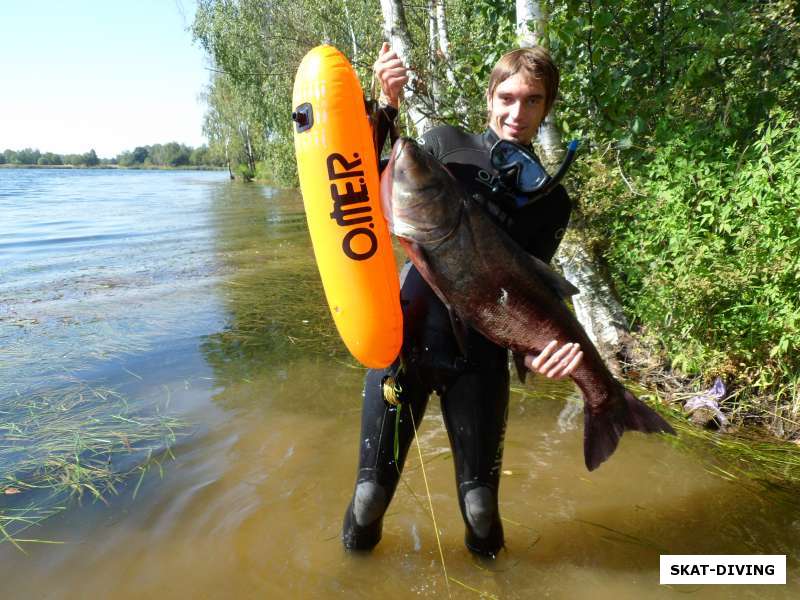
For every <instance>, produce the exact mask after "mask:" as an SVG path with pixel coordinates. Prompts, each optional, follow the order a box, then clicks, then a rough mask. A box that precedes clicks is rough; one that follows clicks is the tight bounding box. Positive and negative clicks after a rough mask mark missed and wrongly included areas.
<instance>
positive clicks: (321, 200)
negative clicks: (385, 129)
mask: <svg viewBox="0 0 800 600" xmlns="http://www.w3.org/2000/svg"><path fill="white" fill-rule="evenodd" d="M292 106H293V107H294V112H293V113H292V119H293V120H294V122H295V131H294V146H295V152H296V154H297V169H298V174H299V177H300V189H301V191H302V194H303V204H304V206H305V211H306V218H307V220H308V230H309V232H310V234H311V242H312V245H313V247H314V256H315V258H316V261H317V267H318V268H319V273H320V276H321V278H322V285H323V287H324V289H325V296H326V298H327V300H328V305H329V307H330V309H331V314H332V315H333V320H334V322H335V323H336V328H337V329H338V330H339V335H340V336H341V337H342V340H343V341H344V343H345V345H346V346H347V349H348V350H349V351H350V353H351V354H352V355H353V356H354V357H355V358H356V359H357V360H358V361H359V362H361V363H362V364H363V365H365V366H367V367H370V368H383V367H386V366H388V365H389V364H391V363H392V362H393V361H394V359H395V358H396V357H397V355H398V353H399V352H400V345H401V344H402V341H403V314H402V312H401V310H400V284H399V281H398V276H397V269H396V267H395V261H394V254H393V251H392V245H391V238H390V236H389V231H388V229H387V226H386V221H385V220H384V218H383V211H382V209H381V202H380V196H379V190H380V182H379V177H378V163H377V159H376V156H375V145H374V141H373V136H372V129H371V127H370V124H369V119H368V117H367V112H366V108H365V106H364V95H363V92H362V90H361V85H360V84H359V82H358V77H357V76H356V73H355V71H354V70H353V67H352V66H351V65H350V63H349V62H348V61H347V59H346V58H345V57H344V55H343V54H342V53H341V52H339V51H338V50H337V49H336V48H334V47H332V46H317V47H316V48H314V49H313V50H311V51H310V52H309V53H308V54H306V56H305V57H304V58H303V61H302V62H301V63H300V67H299V69H298V70H297V77H296V78H295V81H294V93H293V95H292Z"/></svg>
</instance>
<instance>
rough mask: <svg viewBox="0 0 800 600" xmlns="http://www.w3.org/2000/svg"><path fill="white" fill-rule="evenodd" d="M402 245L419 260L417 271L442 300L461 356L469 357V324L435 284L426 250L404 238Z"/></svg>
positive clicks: (417, 261) (401, 239)
mask: <svg viewBox="0 0 800 600" xmlns="http://www.w3.org/2000/svg"><path fill="white" fill-rule="evenodd" d="M400 244H401V245H403V246H406V245H407V246H408V247H409V251H410V254H409V255H410V256H414V257H415V258H416V259H417V260H414V261H413V262H414V266H415V267H417V271H419V274H420V275H422V278H423V279H424V280H425V281H426V282H427V283H428V285H429V286H430V287H431V289H432V290H433V293H434V294H436V296H437V297H438V298H439V300H441V302H442V304H444V307H445V308H446V309H447V315H448V316H449V317H450V327H451V329H452V330H453V336H454V337H455V338H456V343H457V344H458V349H459V351H460V352H461V356H464V357H466V356H467V324H466V323H465V322H464V320H463V319H462V318H461V317H459V315H458V313H457V312H456V311H455V309H454V308H453V307H452V306H450V304H449V303H448V302H447V298H445V296H444V294H443V293H442V292H441V290H439V288H438V287H437V285H436V284H435V283H434V282H435V281H436V278H435V277H434V275H433V271H431V268H430V266H429V264H428V257H427V254H426V252H425V248H423V247H422V246H421V245H420V244H418V243H417V242H414V241H412V240H407V239H404V238H400Z"/></svg>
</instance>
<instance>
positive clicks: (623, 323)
mask: <svg viewBox="0 0 800 600" xmlns="http://www.w3.org/2000/svg"><path fill="white" fill-rule="evenodd" d="M543 8H544V6H543V4H542V3H540V2H538V1H533V0H517V36H518V39H519V43H520V46H523V47H530V46H533V45H536V44H537V43H539V44H541V45H544V46H545V47H546V46H547V45H548V44H547V36H546V35H545V33H546V31H547V29H546V27H547V13H546V12H545V11H544V10H543ZM539 143H540V146H541V149H542V155H543V156H542V158H543V159H544V161H545V163H547V164H548V165H550V168H551V170H552V168H554V167H556V166H557V165H559V164H560V163H561V161H562V160H563V158H564V142H563V140H562V138H561V131H560V130H559V129H558V125H557V124H556V119H555V111H554V110H552V109H551V111H550V114H548V115H547V118H546V119H545V120H544V122H543V123H542V126H541V128H540V130H539ZM576 213H577V214H576ZM583 231H584V228H583V223H582V222H581V219H580V215H579V210H577V209H576V210H575V211H573V217H572V220H571V222H570V227H569V231H568V232H567V234H566V235H565V236H564V239H563V240H562V241H561V245H560V246H559V247H558V252H557V253H556V256H555V260H556V263H558V265H559V266H560V267H561V269H562V270H563V272H564V276H565V277H566V278H567V279H568V280H569V281H571V282H572V283H573V284H575V286H576V287H577V288H578V289H579V290H580V294H578V295H576V296H573V297H572V305H573V307H574V308H575V315H576V317H577V318H578V321H580V323H581V325H583V328H584V329H585V330H586V333H587V335H588V336H589V339H591V340H592V343H594V345H595V346H596V347H597V349H598V350H599V351H600V354H601V355H602V356H603V358H604V359H605V361H606V362H607V363H608V366H609V368H611V370H612V371H614V372H616V373H619V372H620V365H619V360H618V358H617V355H618V353H619V352H620V350H621V349H622V347H623V345H624V340H627V339H628V336H627V333H628V322H627V320H626V319H625V314H624V312H623V310H622V306H621V304H620V303H619V301H618V300H617V298H616V296H615V295H614V293H613V290H612V288H611V286H610V284H609V283H608V280H607V278H606V277H605V276H604V275H603V271H602V269H601V268H600V264H599V261H598V260H597V258H596V257H595V256H593V255H592V254H591V253H590V252H589V250H588V248H589V245H588V244H587V242H586V239H585V235H584V233H583Z"/></svg>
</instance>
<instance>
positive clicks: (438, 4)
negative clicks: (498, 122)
mask: <svg viewBox="0 0 800 600" xmlns="http://www.w3.org/2000/svg"><path fill="white" fill-rule="evenodd" d="M433 2H434V4H435V11H436V31H437V33H438V38H439V53H440V54H441V56H442V60H443V61H444V68H445V77H447V83H448V84H449V85H450V88H451V89H453V90H456V101H455V104H456V112H458V113H460V114H465V113H466V112H467V102H466V100H465V99H464V95H463V94H462V93H461V91H460V90H461V86H460V85H459V84H458V82H457V81H456V74H455V73H454V72H453V64H452V63H451V62H450V38H449V36H448V35H447V17H446V14H445V5H444V3H445V0H433Z"/></svg>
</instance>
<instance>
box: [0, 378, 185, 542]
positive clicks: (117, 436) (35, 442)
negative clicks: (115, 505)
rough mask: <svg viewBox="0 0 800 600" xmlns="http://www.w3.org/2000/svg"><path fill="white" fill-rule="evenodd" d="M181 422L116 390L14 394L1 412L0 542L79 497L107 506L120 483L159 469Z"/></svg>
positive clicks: (80, 385)
mask: <svg viewBox="0 0 800 600" xmlns="http://www.w3.org/2000/svg"><path fill="white" fill-rule="evenodd" d="M185 426H186V423H184V422H182V421H180V420H179V419H177V418H175V417H172V416H169V415H165V414H163V413H161V411H160V410H159V409H158V408H157V407H156V408H155V410H152V407H150V408H147V409H145V408H138V409H137V410H134V409H132V407H131V406H130V404H129V402H128V399H127V398H126V397H125V396H124V395H122V394H121V393H119V392H118V391H116V390H114V389H111V388H105V387H99V386H92V385H90V384H88V383H86V382H82V381H78V380H73V381H71V382H69V383H68V384H67V385H65V386H62V387H59V388H55V389H49V390H43V391H39V392H38V393H35V394H30V395H27V396H24V395H16V396H12V397H10V398H7V399H6V400H5V401H4V405H3V410H2V412H0V465H2V470H0V543H3V542H10V543H12V544H14V545H15V546H17V547H20V546H19V544H20V543H21V542H23V541H25V542H34V541H38V542H42V541H44V540H30V539H27V540H22V539H21V538H20V537H19V534H20V533H22V532H23V531H25V530H26V529H28V528H30V527H33V526H36V525H39V524H40V523H41V522H42V521H44V520H45V519H48V518H50V517H51V516H53V515H56V514H58V513H60V512H62V511H64V510H66V509H67V508H68V507H69V506H71V505H73V504H74V503H75V502H78V503H80V502H81V501H82V500H83V499H84V498H85V497H88V498H90V499H91V500H92V501H99V502H107V497H109V496H110V495H116V494H118V493H119V487H120V485H121V484H123V483H124V482H125V481H127V480H129V479H132V478H133V477H136V476H138V482H137V484H136V489H135V490H134V492H136V491H138V488H139V486H140V485H141V482H142V479H143V477H144V474H145V473H146V472H147V471H148V470H150V469H151V468H152V467H154V466H157V467H158V469H159V470H160V469H161V463H162V462H163V460H165V459H167V458H170V457H172V453H171V448H172V446H173V445H174V444H175V442H176V440H177V437H178V436H179V435H181V432H182V431H183V429H184V428H185Z"/></svg>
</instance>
